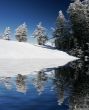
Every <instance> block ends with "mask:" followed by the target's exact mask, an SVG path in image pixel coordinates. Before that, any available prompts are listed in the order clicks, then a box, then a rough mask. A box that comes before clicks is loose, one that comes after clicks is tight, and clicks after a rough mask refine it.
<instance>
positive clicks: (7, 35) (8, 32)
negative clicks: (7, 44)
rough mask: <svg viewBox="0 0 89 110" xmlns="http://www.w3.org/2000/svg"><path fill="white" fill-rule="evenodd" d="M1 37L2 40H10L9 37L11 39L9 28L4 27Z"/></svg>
mask: <svg viewBox="0 0 89 110" xmlns="http://www.w3.org/2000/svg"><path fill="white" fill-rule="evenodd" d="M2 37H3V39H4V40H10V37H11V29H10V27H6V29H5V31H4V33H3V35H2Z"/></svg>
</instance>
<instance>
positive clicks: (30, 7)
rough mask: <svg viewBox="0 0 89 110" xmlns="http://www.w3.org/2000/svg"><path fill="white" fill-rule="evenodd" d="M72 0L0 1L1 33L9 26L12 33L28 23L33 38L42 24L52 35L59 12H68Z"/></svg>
mask: <svg viewBox="0 0 89 110" xmlns="http://www.w3.org/2000/svg"><path fill="white" fill-rule="evenodd" d="M70 1H71V0H0V33H2V32H3V31H4V29H5V27H7V26H9V27H11V29H12V32H13V33H14V32H15V29H16V28H17V27H18V26H19V25H20V24H22V23H24V22H26V24H27V26H28V30H29V32H28V34H29V35H30V36H31V34H32V32H33V31H34V29H35V27H36V25H37V24H38V23H39V22H42V24H43V26H44V27H45V28H47V33H48V34H49V35H51V34H50V33H51V27H54V26H55V21H56V18H57V16H58V12H59V10H63V12H64V14H65V16H66V10H67V8H68V5H69V3H70Z"/></svg>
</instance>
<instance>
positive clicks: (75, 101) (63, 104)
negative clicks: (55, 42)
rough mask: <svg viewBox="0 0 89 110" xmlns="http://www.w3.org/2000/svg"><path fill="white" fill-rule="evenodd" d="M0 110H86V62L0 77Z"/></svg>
mask: <svg viewBox="0 0 89 110" xmlns="http://www.w3.org/2000/svg"><path fill="white" fill-rule="evenodd" d="M0 110H89V64H88V62H84V61H77V62H72V63H69V64H67V65H65V66H63V67H59V68H54V69H45V70H41V71H39V72H34V73H29V75H24V76H23V75H21V74H18V75H17V76H16V77H0Z"/></svg>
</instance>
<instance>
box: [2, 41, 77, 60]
mask: <svg viewBox="0 0 89 110" xmlns="http://www.w3.org/2000/svg"><path fill="white" fill-rule="evenodd" d="M34 58H35V59H66V58H67V59H70V60H75V59H76V58H75V57H72V56H69V55H68V54H66V53H65V52H62V51H58V50H54V49H48V48H45V47H41V46H38V45H32V44H29V43H23V42H17V41H6V40H0V59H34Z"/></svg>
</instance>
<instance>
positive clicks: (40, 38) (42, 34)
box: [33, 22, 47, 45]
mask: <svg viewBox="0 0 89 110" xmlns="http://www.w3.org/2000/svg"><path fill="white" fill-rule="evenodd" d="M33 36H34V37H36V38H37V42H38V44H39V45H44V44H45V42H46V41H47V34H46V29H45V28H44V27H43V26H42V23H41V22H40V23H39V24H38V25H37V28H36V29H35V31H34V32H33Z"/></svg>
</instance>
